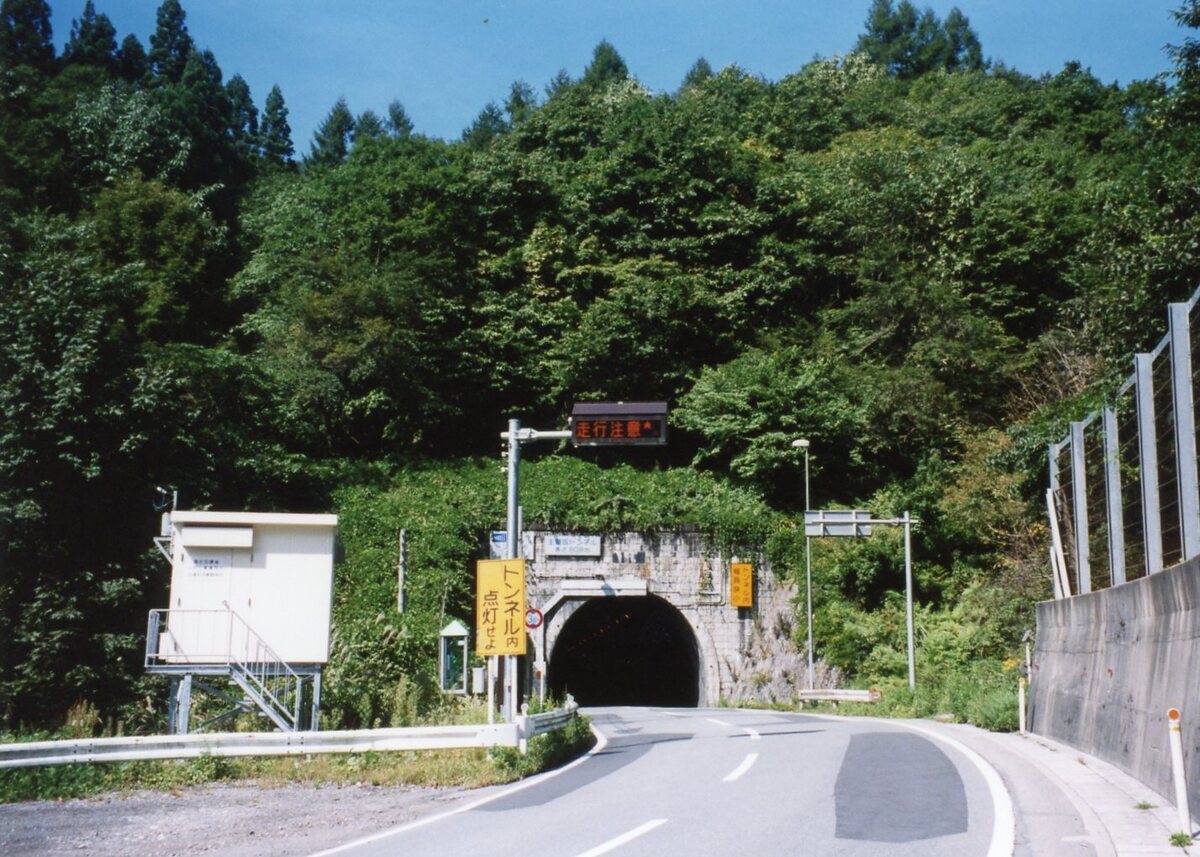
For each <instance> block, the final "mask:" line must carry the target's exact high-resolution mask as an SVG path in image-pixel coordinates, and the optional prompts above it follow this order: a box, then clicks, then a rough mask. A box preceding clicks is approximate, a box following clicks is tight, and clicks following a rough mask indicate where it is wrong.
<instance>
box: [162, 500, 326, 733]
mask: <svg viewBox="0 0 1200 857" xmlns="http://www.w3.org/2000/svg"><path fill="white" fill-rule="evenodd" d="M165 520H166V524H165V526H164V533H163V536H162V537H161V538H160V539H159V543H160V546H162V547H163V548H164V552H166V553H169V555H170V558H171V588H170V601H169V605H170V606H169V607H168V608H167V609H166V610H155V611H152V612H151V615H150V626H149V628H148V634H147V641H146V666H147V668H148V669H149V670H150V671H151V672H159V673H166V674H168V675H171V676H172V677H173V682H172V699H171V702H172V724H171V725H172V731H174V732H187V731H188V723H187V718H188V708H189V699H188V697H189V696H190V692H191V683H192V678H193V677H194V676H226V677H228V678H229V679H230V680H232V681H233V682H235V683H236V684H238V685H239V686H241V688H242V690H243V691H244V692H245V694H246V696H247V697H249V699H250V701H252V702H254V703H256V704H257V705H258V707H259V708H260V709H261V710H262V713H264V714H266V715H267V716H268V717H270V718H271V719H272V720H274V721H275V723H276V724H277V725H278V726H279V727H280V728H282V729H297V728H300V721H301V719H302V712H301V697H303V696H304V695H305V694H304V685H305V681H306V680H308V681H309V682H310V683H311V688H312V692H311V694H310V695H311V697H312V699H311V703H312V717H311V718H310V728H316V711H317V706H318V705H319V699H320V673H321V668H322V667H323V666H324V665H325V664H326V663H327V662H328V660H329V629H330V618H331V610H332V603H333V562H334V545H335V538H336V533H337V516H336V515H292V514H276V513H259V512H194V511H175V512H172V513H171V514H170V515H169V517H168V518H167V519H165ZM168 541H169V548H168V547H167V545H166V543H167V542H168ZM230 713H231V714H232V713H236V711H235V712H230Z"/></svg>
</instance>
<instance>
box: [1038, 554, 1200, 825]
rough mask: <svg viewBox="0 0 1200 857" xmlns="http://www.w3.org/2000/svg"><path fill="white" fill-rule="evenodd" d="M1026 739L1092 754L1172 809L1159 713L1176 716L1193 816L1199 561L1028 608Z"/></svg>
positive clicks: (1197, 800)
mask: <svg viewBox="0 0 1200 857" xmlns="http://www.w3.org/2000/svg"><path fill="white" fill-rule="evenodd" d="M1037 623H1038V631H1037V644H1036V647H1035V649H1034V657H1033V671H1032V676H1031V680H1030V702H1029V712H1030V720H1029V727H1030V729H1031V731H1033V732H1035V733H1037V734H1039V735H1045V736H1047V737H1050V738H1053V739H1055V740H1056V741H1061V742H1063V743H1065V744H1069V745H1071V746H1073V747H1077V748H1078V749H1080V750H1082V751H1084V752H1086V753H1089V754H1091V755H1094V756H1098V757H1100V758H1101V759H1104V760H1106V761H1108V762H1111V763H1112V764H1114V765H1116V766H1117V767H1119V768H1121V769H1122V770H1124V771H1125V772H1126V773H1128V774H1130V775H1131V776H1134V777H1136V778H1137V779H1139V780H1141V781H1142V782H1144V783H1146V784H1147V785H1149V786H1150V787H1151V788H1153V789H1154V790H1155V791H1157V792H1158V793H1159V794H1161V795H1163V796H1164V797H1165V798H1166V799H1167V800H1168V801H1170V802H1173V800H1174V797H1173V795H1174V791H1173V787H1172V785H1171V763H1170V755H1169V751H1168V743H1167V740H1168V739H1167V718H1166V712H1167V709H1168V708H1178V709H1179V710H1180V712H1181V713H1182V726H1183V748H1184V759H1185V766H1186V768H1187V779H1188V802H1189V803H1190V805H1191V812H1192V814H1193V817H1197V816H1200V560H1191V561H1189V562H1187V563H1184V564H1182V565H1178V566H1176V567H1174V568H1171V569H1167V570H1166V571H1163V572H1160V573H1158V574H1155V575H1152V576H1150V577H1145V578H1142V579H1140V580H1135V581H1133V582H1131V583H1126V584H1123V585H1121V586H1116V587H1113V588H1111V589H1103V590H1100V591H1098V592H1093V593H1090V594H1088V595H1080V596H1076V597H1074V598H1069V599H1063V600H1059V601H1046V602H1043V603H1041V604H1039V605H1038V606H1037Z"/></svg>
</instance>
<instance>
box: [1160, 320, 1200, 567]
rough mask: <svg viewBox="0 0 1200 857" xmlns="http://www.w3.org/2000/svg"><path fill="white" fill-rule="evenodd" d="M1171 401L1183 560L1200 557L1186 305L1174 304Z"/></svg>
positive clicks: (1199, 498)
mask: <svg viewBox="0 0 1200 857" xmlns="http://www.w3.org/2000/svg"><path fill="white" fill-rule="evenodd" d="M1168 309H1169V314H1170V321H1171V326H1170V332H1169V334H1168V335H1169V336H1170V340H1171V387H1172V391H1171V392H1172V398H1171V401H1172V403H1173V404H1174V407H1175V450H1176V455H1177V457H1178V460H1177V463H1178V465H1179V480H1178V486H1179V528H1180V532H1181V533H1182V538H1181V541H1182V543H1183V559H1189V558H1191V557H1194V556H1196V555H1198V554H1200V487H1198V485H1197V475H1196V415H1195V408H1194V405H1193V396H1192V342H1191V336H1190V335H1189V331H1188V327H1189V325H1188V310H1189V306H1188V304H1186V303H1182V304H1171V305H1170V306H1169V308H1168Z"/></svg>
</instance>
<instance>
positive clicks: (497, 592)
mask: <svg viewBox="0 0 1200 857" xmlns="http://www.w3.org/2000/svg"><path fill="white" fill-rule="evenodd" d="M475 654H477V655H480V656H482V657H489V656H491V655H523V654H525V560H523V559H482V560H480V561H479V562H477V563H476V564H475Z"/></svg>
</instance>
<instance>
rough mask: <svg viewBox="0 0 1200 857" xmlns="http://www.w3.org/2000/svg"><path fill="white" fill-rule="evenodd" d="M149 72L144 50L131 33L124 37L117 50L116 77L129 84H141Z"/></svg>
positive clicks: (148, 63)
mask: <svg viewBox="0 0 1200 857" xmlns="http://www.w3.org/2000/svg"><path fill="white" fill-rule="evenodd" d="M149 70H150V60H149V59H148V58H147V57H146V49H145V48H143V47H142V43H141V42H139V41H138V37H137V36H135V35H134V34H133V33H130V34H129V35H128V36H126V37H125V38H124V39H123V40H122V42H121V47H119V48H117V75H118V76H119V77H120V78H121V79H122V80H124V81H127V82H129V83H141V82H142V81H144V80H145V79H146V73H147V72H148V71H149Z"/></svg>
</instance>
